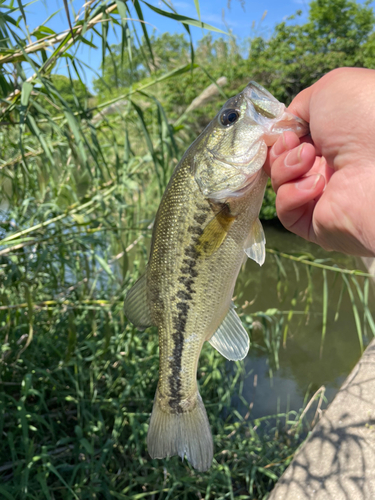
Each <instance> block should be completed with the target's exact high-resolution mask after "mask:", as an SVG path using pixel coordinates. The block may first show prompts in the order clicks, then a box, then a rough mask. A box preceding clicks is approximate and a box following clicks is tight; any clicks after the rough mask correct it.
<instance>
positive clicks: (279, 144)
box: [273, 132, 286, 156]
mask: <svg viewBox="0 0 375 500" xmlns="http://www.w3.org/2000/svg"><path fill="white" fill-rule="evenodd" d="M284 151H286V143H285V137H284V132H283V133H282V134H281V136H280V137H279V139H277V141H276V142H275V144H274V146H273V154H274V155H275V156H280V155H281V154H282V153H284Z"/></svg>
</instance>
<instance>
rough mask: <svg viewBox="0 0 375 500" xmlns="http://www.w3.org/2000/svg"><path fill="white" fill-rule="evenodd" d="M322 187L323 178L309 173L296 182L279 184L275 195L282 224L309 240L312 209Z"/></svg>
mask: <svg viewBox="0 0 375 500" xmlns="http://www.w3.org/2000/svg"><path fill="white" fill-rule="evenodd" d="M324 187H325V178H324V176H323V175H321V174H313V175H309V176H307V177H303V178H302V179H300V180H298V181H297V182H290V183H287V184H283V185H282V186H280V188H279V190H278V192H277V197H276V211H277V215H278V217H279V219H280V221H281V223H282V224H283V226H284V227H286V228H287V229H289V230H290V231H292V232H293V233H295V234H298V235H299V236H302V237H303V238H306V239H310V240H311V239H312V234H311V227H312V216H313V209H314V207H315V203H316V200H317V199H318V198H319V197H320V195H321V194H322V193H323V191H324Z"/></svg>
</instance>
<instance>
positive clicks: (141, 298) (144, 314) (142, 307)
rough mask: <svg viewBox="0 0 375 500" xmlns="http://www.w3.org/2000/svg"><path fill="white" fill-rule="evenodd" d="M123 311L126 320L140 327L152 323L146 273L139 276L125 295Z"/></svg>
mask: <svg viewBox="0 0 375 500" xmlns="http://www.w3.org/2000/svg"><path fill="white" fill-rule="evenodd" d="M124 312H125V315H126V317H127V318H128V320H129V321H130V322H131V323H133V325H135V326H137V327H138V328H140V329H142V328H143V329H144V328H147V327H148V326H151V325H152V319H151V313H150V308H149V305H148V301H147V273H145V274H144V275H143V276H141V277H140V278H139V279H138V280H137V281H136V282H135V283H134V285H133V286H132V288H131V289H130V291H129V292H128V294H127V295H126V297H125V302H124Z"/></svg>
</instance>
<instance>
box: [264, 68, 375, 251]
mask: <svg viewBox="0 0 375 500" xmlns="http://www.w3.org/2000/svg"><path fill="white" fill-rule="evenodd" d="M288 110H289V111H290V112H292V113H294V114H295V115H297V116H299V117H301V118H303V119H304V120H306V121H307V122H308V123H309V124H310V131H311V137H305V138H302V139H299V138H298V137H297V136H296V134H295V133H294V132H284V133H283V135H282V136H281V137H280V138H279V139H278V140H277V141H276V143H275V144H274V146H273V147H272V148H271V149H270V151H269V155H268V159H267V162H266V165H265V166H264V169H265V170H266V172H267V173H268V175H269V176H270V177H271V180H272V186H273V188H274V190H275V192H276V193H277V194H276V210H277V214H278V217H279V219H280V221H281V222H282V224H283V225H284V226H285V227H286V228H287V229H289V230H290V231H292V232H293V233H295V234H297V235H299V236H302V237H303V238H305V239H307V240H309V241H313V242H314V243H317V244H318V245H320V246H321V247H323V248H325V249H327V250H337V251H341V252H344V253H347V254H352V255H361V256H372V257H375V71H374V70H369V69H362V68H340V69H337V70H334V71H331V72H330V73H328V74H327V75H325V76H324V77H323V78H321V79H320V80H319V81H318V82H316V83H315V84H314V85H312V86H311V87H309V88H307V89H306V90H304V91H302V92H301V93H300V94H298V95H297V97H296V98H295V99H294V100H293V101H292V103H291V105H290V106H289V108H288Z"/></svg>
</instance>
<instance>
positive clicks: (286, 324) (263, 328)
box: [235, 225, 374, 418]
mask: <svg viewBox="0 0 375 500" xmlns="http://www.w3.org/2000/svg"><path fill="white" fill-rule="evenodd" d="M265 233H266V239H267V248H271V249H279V250H280V251H284V252H288V253H292V254H293V253H296V254H298V253H309V254H312V255H313V256H314V257H315V258H316V259H322V260H324V263H326V264H327V265H332V264H334V263H336V264H337V265H339V266H340V267H346V268H349V269H359V268H361V263H360V262H359V260H358V259H355V258H353V257H348V256H345V255H342V254H339V253H331V252H326V251H324V250H322V249H321V248H320V247H318V246H317V245H315V244H313V243H309V242H306V241H304V240H302V239H301V238H299V237H297V236H295V235H293V234H291V233H288V232H286V231H285V230H284V229H283V228H279V227H275V226H273V225H266V226H265ZM356 279H357V283H358V284H359V285H360V287H362V290H363V284H364V280H363V278H358V277H357V278H356ZM324 280H325V278H324V273H323V271H322V270H321V269H317V268H313V267H310V266H306V265H303V264H300V263H297V264H296V263H295V262H293V261H291V260H288V259H285V258H278V257H275V256H274V255H272V254H269V253H268V254H267V257H266V262H265V264H264V265H263V266H262V267H259V266H258V265H257V264H256V263H255V262H253V261H250V260H248V261H247V262H246V264H245V268H244V269H243V270H242V271H241V273H240V275H239V278H238V281H237V285H236V289H235V295H236V296H237V298H236V299H235V303H236V305H237V306H238V309H237V310H238V312H239V313H241V312H242V313H244V315H245V317H246V315H251V318H252V319H253V320H255V321H256V323H255V324H256V325H257V326H256V327H254V328H253V329H252V346H251V348H250V352H249V355H248V357H247V358H246V360H245V379H244V380H243V391H242V396H243V397H244V398H245V400H246V401H247V403H248V404H251V406H252V411H251V416H252V418H258V417H262V416H265V415H272V414H275V413H279V412H285V411H288V410H296V411H298V410H299V409H300V408H302V407H303V406H304V402H305V403H306V401H308V400H309V399H310V397H311V396H312V395H313V394H314V393H315V391H317V389H319V388H320V387H321V386H323V385H324V386H325V388H326V390H325V397H326V401H325V403H324V404H323V407H324V406H326V404H327V403H328V402H330V401H331V400H332V399H333V397H334V395H335V394H336V392H337V390H338V389H339V388H340V386H341V384H342V383H343V381H344V380H345V378H346V377H347V376H348V374H349V373H350V371H351V369H352V368H353V367H354V365H355V364H356V362H357V361H358V359H359V358H360V356H361V346H360V342H359V337H358V332H357V328H356V322H355V318H354V312H353V306H352V302H351V299H350V295H349V293H348V289H347V287H346V286H345V282H344V281H343V279H342V276H341V274H338V273H336V272H331V271H326V295H325V296H326V297H327V299H328V300H327V301H326V303H327V309H326V314H325V315H324V314H323V304H324V291H323V289H324V282H325V281H324ZM348 283H349V284H350V285H351V289H352V290H353V296H354V298H355V299H356V298H357V299H356V305H357V308H358V309H357V310H358V315H359V319H360V321H361V328H362V337H363V343H364V346H366V344H367V343H368V341H369V340H370V338H371V337H372V333H371V330H370V328H369V326H368V325H366V322H365V321H363V307H362V305H361V304H360V301H359V300H358V295H357V292H356V287H355V284H354V282H353V281H352V279H351V278H350V277H349V278H348ZM369 284H370V283H369ZM371 285H372V284H371ZM369 288H370V293H369V295H370V296H369V304H370V305H372V307H371V306H370V309H372V311H374V307H373V306H374V299H373V293H372V292H371V286H370V287H369ZM307 308H308V313H306V309H307ZM272 309H273V310H272ZM276 310H277V311H279V312H276ZM259 311H263V312H266V311H268V313H266V315H263V316H262V315H259V314H258V315H257V314H256V313H257V312H259ZM291 311H293V314H292V313H291ZM324 316H325V317H326V332H325V338H324V342H323V343H322V327H323V318H324ZM267 346H268V347H267ZM270 346H271V347H270ZM272 346H273V347H272ZM278 346H279V349H278V348H277V347H278ZM315 406H316V405H315ZM241 408H242V411H241V413H243V412H246V409H245V407H244V405H243V404H240V403H239V406H238V409H239V410H240V409H241Z"/></svg>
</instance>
